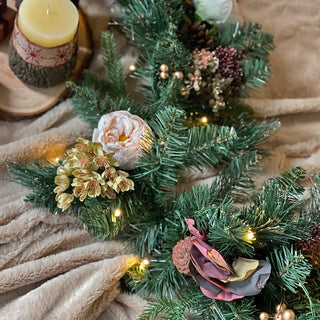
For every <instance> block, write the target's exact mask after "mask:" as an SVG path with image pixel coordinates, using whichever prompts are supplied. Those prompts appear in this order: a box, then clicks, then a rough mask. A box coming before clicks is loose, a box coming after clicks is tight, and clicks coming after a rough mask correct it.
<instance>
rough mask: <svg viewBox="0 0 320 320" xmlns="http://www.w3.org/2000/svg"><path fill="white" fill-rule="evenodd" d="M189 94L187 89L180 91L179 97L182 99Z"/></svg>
mask: <svg viewBox="0 0 320 320" xmlns="http://www.w3.org/2000/svg"><path fill="white" fill-rule="evenodd" d="M189 94H190V90H188V89H183V90H182V91H181V95H182V96H183V97H187V96H189Z"/></svg>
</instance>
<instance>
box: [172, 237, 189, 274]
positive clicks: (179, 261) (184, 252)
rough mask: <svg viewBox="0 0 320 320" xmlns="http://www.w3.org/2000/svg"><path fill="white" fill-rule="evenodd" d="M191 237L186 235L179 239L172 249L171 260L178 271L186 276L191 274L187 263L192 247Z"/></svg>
mask: <svg viewBox="0 0 320 320" xmlns="http://www.w3.org/2000/svg"><path fill="white" fill-rule="evenodd" d="M192 239H193V237H186V238H185V239H184V240H180V241H178V242H177V244H176V245H175V246H174V247H173V249H172V261H173V264H174V265H175V266H176V268H177V269H178V271H179V272H180V273H182V274H185V275H187V276H191V273H190V269H189V263H190V249H191V247H192V244H193V242H192Z"/></svg>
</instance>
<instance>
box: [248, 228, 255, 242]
mask: <svg viewBox="0 0 320 320" xmlns="http://www.w3.org/2000/svg"><path fill="white" fill-rule="evenodd" d="M247 239H248V240H249V241H254V240H256V236H255V234H254V232H252V230H249V231H248V232H247Z"/></svg>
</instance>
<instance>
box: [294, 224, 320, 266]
mask: <svg viewBox="0 0 320 320" xmlns="http://www.w3.org/2000/svg"><path fill="white" fill-rule="evenodd" d="M297 246H298V248H299V249H300V250H302V251H303V252H305V253H306V254H308V255H309V256H310V258H311V259H312V261H313V262H314V263H316V264H317V265H320V224H316V225H315V226H314V227H313V229H312V230H311V237H310V238H309V239H307V240H304V241H299V242H298V244H297Z"/></svg>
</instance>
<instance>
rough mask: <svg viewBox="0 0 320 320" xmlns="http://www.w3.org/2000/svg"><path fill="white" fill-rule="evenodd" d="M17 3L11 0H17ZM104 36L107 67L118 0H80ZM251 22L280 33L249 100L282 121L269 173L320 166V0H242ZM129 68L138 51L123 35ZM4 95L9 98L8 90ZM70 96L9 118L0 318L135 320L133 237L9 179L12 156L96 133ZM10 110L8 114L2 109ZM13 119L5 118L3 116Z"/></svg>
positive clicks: (1, 197) (1, 208) (0, 169)
mask: <svg viewBox="0 0 320 320" xmlns="http://www.w3.org/2000/svg"><path fill="white" fill-rule="evenodd" d="M8 2H9V3H10V1H8ZM80 6H81V8H82V9H83V11H84V12H85V14H86V15H87V17H88V20H89V24H90V27H91V30H92V31H93V36H94V40H95V46H96V50H95V56H94V58H93V61H92V64H91V66H90V68H91V69H92V70H94V71H95V72H97V73H100V74H103V73H104V72H103V66H102V63H101V60H102V58H101V55H100V53H99V49H98V48H99V36H100V33H101V30H103V29H104V28H106V27H107V22H108V19H109V18H110V16H111V15H112V14H114V13H113V12H114V11H112V8H111V0H105V1H103V0H80ZM238 6H239V10H240V14H241V15H242V17H243V18H244V20H248V21H254V22H260V23H262V24H263V29H264V30H266V31H269V32H271V33H273V34H274V36H275V42H276V46H277V48H276V50H275V51H274V53H272V55H271V64H272V72H273V74H274V76H273V78H272V79H271V81H270V83H269V84H268V85H267V86H266V87H265V88H263V89H262V90H261V92H260V93H258V94H256V97H254V98H251V99H250V100H249V103H250V105H251V106H252V107H253V108H254V110H255V111H256V114H257V115H258V116H259V117H262V118H264V117H266V118H273V117H277V118H278V119H279V120H280V121H281V123H282V127H281V129H280V130H279V132H278V133H277V134H275V135H274V137H273V139H272V141H270V150H272V153H273V154H272V156H271V157H270V158H269V159H267V160H266V161H265V169H264V171H263V175H262V178H261V179H263V178H265V177H268V176H270V175H275V174H278V173H279V172H280V171H282V170H284V169H287V168H289V167H290V166H292V165H301V166H303V167H304V168H306V169H307V170H308V174H309V175H310V174H311V173H312V172H313V171H314V170H320V162H319V160H318V159H319V156H320V148H319V146H320V139H319V135H320V82H319V81H318V77H319V74H320V70H319V63H318V61H319V57H318V51H319V50H318V48H319V47H318V45H319V41H320V39H319V38H320V29H319V28H318V25H319V17H318V15H317V14H315V13H317V12H319V11H320V3H319V1H318V0H310V1H303V2H301V1H299V0H291V1H287V0H278V1H268V0H259V1H251V0H240V2H238ZM117 42H118V44H119V49H120V52H121V54H122V56H123V58H122V61H123V65H124V66H125V69H127V66H128V65H129V64H130V63H134V62H135V60H136V58H137V54H136V52H135V50H134V49H132V48H130V47H129V46H128V45H127V44H126V42H125V40H124V39H123V38H120V37H117ZM0 99H1V97H0ZM72 109H73V106H72V101H71V100H66V101H64V102H62V103H61V104H60V105H58V106H56V107H55V108H53V109H51V110H49V111H47V112H46V113H45V114H43V115H41V116H39V117H37V118H34V119H24V120H15V121H13V120H11V121H5V120H0V175H1V177H2V180H1V184H0V319H4V320H6V319H8V320H9V319H10V320H15V319H23V320H28V319H32V320H43V319H55V320H57V319H58V320H73V319H78V320H85V319H92V320H93V319H104V320H127V319H128V320H130V319H132V320H133V319H137V318H138V316H139V314H140V313H141V311H142V310H143V308H144V306H145V301H144V300H143V299H141V298H139V297H138V296H136V295H127V294H123V293H121V292H120V289H119V279H120V278H121V277H122V276H123V274H124V273H125V272H126V270H127V268H128V267H130V266H131V265H132V264H133V263H135V261H136V257H135V256H133V255H132V254H131V252H130V250H129V249H127V247H126V244H125V243H122V242H118V241H108V242H100V241H97V240H95V239H92V238H91V237H89V236H88V235H87V233H86V231H85V230H84V229H83V227H82V225H81V223H79V221H78V220H77V219H76V218H74V217H71V216H68V215H66V216H54V215H51V214H49V213H48V212H47V211H46V210H43V209H38V208H34V207H33V206H31V205H30V204H28V203H26V202H24V200H23V199H24V196H25V194H26V190H24V189H23V188H22V187H20V186H18V185H16V184H14V183H9V182H8V181H7V180H5V179H6V171H5V164H6V161H8V160H10V161H25V160H26V159H30V158H42V157H48V156H49V155H50V152H52V150H54V149H59V148H63V147H65V146H68V147H69V146H71V145H72V144H73V143H74V140H75V139H76V138H77V137H80V136H81V137H85V138H90V135H91V131H90V130H89V129H88V128H87V127H86V124H85V123H84V122H83V121H81V120H80V119H79V118H77V117H75V116H74V114H73V113H72ZM0 117H1V116H0ZM3 119H4V117H3ZM215 174H216V172H215V171H214V170H213V171H210V172H205V173H204V174H203V175H199V174H193V175H188V180H185V181H184V184H185V186H187V187H188V186H190V185H191V184H205V183H210V181H211V180H212V179H213V177H214V175H215Z"/></svg>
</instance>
